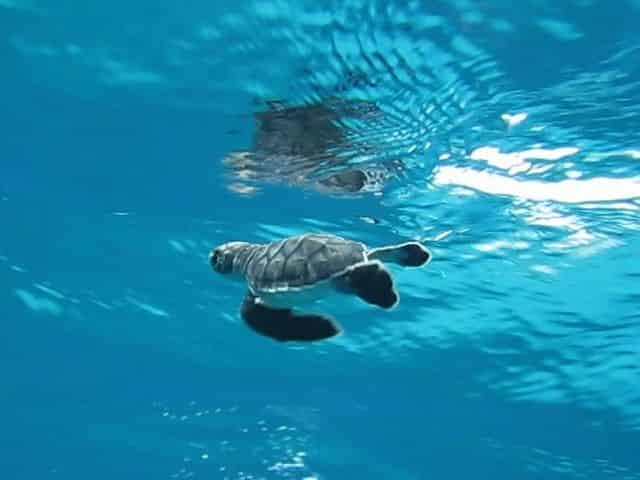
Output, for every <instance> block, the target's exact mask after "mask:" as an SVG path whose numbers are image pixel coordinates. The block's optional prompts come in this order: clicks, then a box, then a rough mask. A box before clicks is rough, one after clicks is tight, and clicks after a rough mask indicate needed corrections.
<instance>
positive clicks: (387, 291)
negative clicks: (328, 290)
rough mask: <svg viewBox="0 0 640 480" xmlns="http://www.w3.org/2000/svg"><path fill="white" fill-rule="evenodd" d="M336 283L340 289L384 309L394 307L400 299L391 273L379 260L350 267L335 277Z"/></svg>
mask: <svg viewBox="0 0 640 480" xmlns="http://www.w3.org/2000/svg"><path fill="white" fill-rule="evenodd" d="M334 285H335V287H336V288H337V289H338V290H339V291H342V292H344V293H351V294H354V295H357V296H358V297H360V298H361V299H362V300H364V301H365V302H367V303H370V304H372V305H376V306H378V307H381V308H384V309H390V308H393V307H395V306H396V305H397V304H398V302H399V301H400V296H399V295H398V292H397V291H396V288H395V286H394V284H393V278H392V277H391V274H390V273H389V272H388V271H387V269H386V268H384V266H383V265H382V263H381V262H380V261H379V260H372V261H369V262H364V263H361V264H358V265H356V266H354V267H351V268H349V269H348V270H347V271H346V272H345V273H344V274H342V275H341V276H339V277H338V278H336V279H335V282H334Z"/></svg>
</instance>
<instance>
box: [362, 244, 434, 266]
mask: <svg viewBox="0 0 640 480" xmlns="http://www.w3.org/2000/svg"><path fill="white" fill-rule="evenodd" d="M368 257H369V258H370V259H371V260H380V261H382V262H388V263H395V264H396V265H401V266H403V267H421V266H423V265H426V264H427V263H429V261H430V260H431V252H430V251H429V249H428V248H427V247H425V246H424V245H422V244H421V243H419V242H407V243H401V244H400V245H389V246H386V247H379V248H372V249H371V250H369V252H368Z"/></svg>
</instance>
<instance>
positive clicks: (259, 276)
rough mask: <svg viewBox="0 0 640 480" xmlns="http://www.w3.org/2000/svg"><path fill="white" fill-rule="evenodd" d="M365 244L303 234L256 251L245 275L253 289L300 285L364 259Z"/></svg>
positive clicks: (310, 283)
mask: <svg viewBox="0 0 640 480" xmlns="http://www.w3.org/2000/svg"><path fill="white" fill-rule="evenodd" d="M365 249H366V247H365V246H364V245H363V244H361V243H358V242H353V241H351V240H346V239H344V238H340V237H337V236H334V235H320V234H306V235H299V236H296V237H290V238H287V239H285V240H281V241H279V242H273V243H269V244H267V245H264V246H262V248H260V249H259V250H257V251H256V252H255V254H254V255H253V257H252V258H251V260H250V261H249V263H248V265H247V270H246V278H247V281H248V282H249V287H250V288H251V289H252V290H253V291H254V292H259V291H275V290H286V289H287V288H300V287H305V286H310V285H313V284H315V283H318V282H321V281H323V280H327V279H329V278H330V277H332V276H333V275H336V274H338V273H341V272H342V271H344V270H345V269H346V268H347V267H349V266H351V265H354V264H356V263H358V262H361V261H363V260H365V258H366V256H365Z"/></svg>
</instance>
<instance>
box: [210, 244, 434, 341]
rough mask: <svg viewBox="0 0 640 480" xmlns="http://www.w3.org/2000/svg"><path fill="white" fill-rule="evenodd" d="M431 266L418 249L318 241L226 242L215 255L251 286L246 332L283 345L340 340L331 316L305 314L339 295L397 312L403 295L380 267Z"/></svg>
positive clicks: (220, 269) (217, 266) (214, 263)
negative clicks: (312, 306) (307, 308)
mask: <svg viewBox="0 0 640 480" xmlns="http://www.w3.org/2000/svg"><path fill="white" fill-rule="evenodd" d="M430 259H431V253H430V252H429V250H428V249H427V248H426V247H425V246H424V245H422V244H421V243H418V242H407V243H402V244H400V245H389V246H384V247H379V248H368V247H367V246H366V245H364V244H363V243H360V242H356V241H352V240H348V239H345V238H342V237H338V236H335V235H328V234H314V233H308V234H304V235H297V236H292V237H289V238H285V239H283V240H280V241H274V242H271V243H266V244H257V243H248V242H228V243H225V244H222V245H220V246H218V247H216V248H215V249H213V250H212V251H211V253H210V254H209V262H210V264H211V267H212V268H213V270H214V271H216V272H217V273H220V274H223V275H226V276H230V277H232V278H235V279H238V280H241V281H246V282H247V284H248V287H249V289H248V292H247V293H246V295H245V298H244V301H243V303H242V307H241V309H240V311H241V316H242V318H243V320H244V321H245V322H246V323H247V325H248V326H249V327H250V328H252V329H253V330H255V331H256V332H257V333H259V334H261V335H265V336H267V337H271V338H273V339H275V340H278V341H282V342H284V341H315V340H323V339H326V338H330V337H333V336H335V335H337V334H338V333H340V332H341V328H340V327H339V325H338V324H337V323H336V322H335V321H334V320H333V319H331V318H329V317H328V316H325V315H320V314H317V313H309V312H304V311H300V310H299V309H300V308H301V307H304V305H305V304H308V303H312V302H314V301H316V300H319V299H321V298H324V297H325V296H327V295H328V294H330V293H333V292H340V293H344V294H352V295H356V296H358V297H359V298H360V299H361V300H363V301H365V302H367V303H369V304H371V305H375V306H378V307H380V308H383V309H390V308H393V307H394V306H395V305H396V304H397V303H398V301H399V295H398V292H397V291H396V289H395V286H394V282H393V278H392V277H391V274H390V273H389V271H388V270H387V269H386V268H385V266H384V265H383V263H382V262H389V263H395V264H397V265H401V266H404V267H419V266H422V265H425V264H426V263H427V262H429V261H430Z"/></svg>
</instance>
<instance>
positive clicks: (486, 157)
mask: <svg viewBox="0 0 640 480" xmlns="http://www.w3.org/2000/svg"><path fill="white" fill-rule="evenodd" d="M578 151H579V149H577V148H575V147H563V148H554V149H544V148H532V149H529V150H523V151H522V152H512V153H503V152H501V151H500V149H498V148H495V147H480V148H476V149H475V150H474V151H473V152H471V155H470V156H469V158H471V159H472V160H482V161H485V162H487V163H488V164H489V165H491V166H493V167H497V168H501V169H503V170H509V169H513V168H514V167H518V166H522V165H528V166H530V164H528V163H526V161H527V160H559V159H561V158H564V157H567V156H569V155H574V154H575V153H577V152H578ZM527 168H528V167H527Z"/></svg>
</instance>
